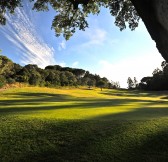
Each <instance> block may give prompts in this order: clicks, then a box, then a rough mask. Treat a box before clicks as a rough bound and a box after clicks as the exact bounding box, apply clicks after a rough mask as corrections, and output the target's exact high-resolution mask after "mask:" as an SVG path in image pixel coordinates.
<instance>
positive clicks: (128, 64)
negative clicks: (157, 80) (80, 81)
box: [99, 50, 163, 88]
mask: <svg viewBox="0 0 168 162" xmlns="http://www.w3.org/2000/svg"><path fill="white" fill-rule="evenodd" d="M138 56H139V57H132V58H127V59H125V60H121V61H119V62H116V63H114V64H112V63H110V62H109V61H107V60H101V61H100V62H99V64H100V70H99V74H100V75H101V76H105V77H107V78H108V79H110V80H113V81H119V82H120V85H121V87H123V88H126V87H127V79H128V77H131V78H133V77H136V78H137V80H139V81H140V79H142V78H143V77H145V76H151V75H152V72H153V70H154V69H155V68H157V67H160V65H161V62H162V61H163V58H162V57H161V56H160V54H159V53H158V52H157V51H154V50H153V51H150V53H149V52H146V53H145V54H144V55H141V52H140V53H139V55H138Z"/></svg>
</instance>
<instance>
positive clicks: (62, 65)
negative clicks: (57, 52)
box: [57, 62, 66, 67]
mask: <svg viewBox="0 0 168 162" xmlns="http://www.w3.org/2000/svg"><path fill="white" fill-rule="evenodd" d="M57 64H58V65H60V66H61V67H65V66H66V63H65V62H59V63H57Z"/></svg>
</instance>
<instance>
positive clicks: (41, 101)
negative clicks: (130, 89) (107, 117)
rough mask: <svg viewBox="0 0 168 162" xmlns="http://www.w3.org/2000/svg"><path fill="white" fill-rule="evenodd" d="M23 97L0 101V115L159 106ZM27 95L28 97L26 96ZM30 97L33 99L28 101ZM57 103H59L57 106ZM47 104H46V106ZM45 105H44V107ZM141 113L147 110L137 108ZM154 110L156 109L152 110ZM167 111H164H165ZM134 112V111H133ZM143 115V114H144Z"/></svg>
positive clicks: (125, 101)
mask: <svg viewBox="0 0 168 162" xmlns="http://www.w3.org/2000/svg"><path fill="white" fill-rule="evenodd" d="M20 95H21V94H20ZM24 95H25V96H26V97H28V98H26V97H25V98H24V99H23V98H21V99H19V98H18V99H15V98H13V99H12V100H11V99H10V100H0V113H1V114H2V113H3V114H2V115H10V114H11V113H12V114H14V113H16V114H17V113H22V112H23V113H34V112H36V113H38V111H46V110H48V111H49V110H60V109H100V108H102V109H104V108H110V109H113V108H116V107H117V106H121V107H120V108H121V109H122V108H124V107H125V106H130V105H134V104H135V105H136V104H137V103H142V106H144V107H147V106H150V105H154V104H155V105H157V104H160V101H151V100H142V99H90V98H75V97H72V96H69V95H57V94H56V95H48V96H47V95H46V94H43V93H42V94H41V93H39V94H37V95H36V94H32V93H30V94H27V93H24ZM27 95H28V96H27ZM30 97H32V98H33V99H30ZM58 102H60V103H61V104H60V103H59V104H58ZM161 102H162V104H165V105H166V104H167V103H168V102H167V101H161ZM46 103H47V104H46ZM45 104H46V105H45ZM138 109H139V110H140V111H141V112H142V113H143V111H146V112H145V113H146V114H150V112H149V113H148V112H147V110H148V109H147V108H145V109H142V108H138ZM154 110H156V109H154ZM166 110H167V109H165V111H166ZM135 111H136V110H135ZM145 113H144V114H145ZM135 116H136V115H135Z"/></svg>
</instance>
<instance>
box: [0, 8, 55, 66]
mask: <svg viewBox="0 0 168 162" xmlns="http://www.w3.org/2000/svg"><path fill="white" fill-rule="evenodd" d="M29 9H30V8H29ZM15 13H16V14H15V15H7V20H8V23H7V25H6V27H5V28H2V30H1V32H2V33H3V34H4V36H6V38H7V39H8V40H9V41H10V42H11V43H12V44H14V45H15V46H16V47H17V49H18V54H19V56H20V59H21V63H23V64H37V65H38V66H40V67H42V68H43V67H45V66H47V65H51V64H55V63H56V61H55V59H54V53H55V51H54V48H53V47H50V46H49V45H48V44H47V43H46V42H45V41H44V40H43V38H42V37H41V36H40V35H39V33H38V30H37V28H36V26H35V25H34V24H33V23H32V21H33V17H32V16H31V15H32V13H31V14H30V12H26V9H24V8H18V9H16V12H15Z"/></svg>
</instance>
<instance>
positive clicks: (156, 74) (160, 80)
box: [127, 61, 168, 91]
mask: <svg viewBox="0 0 168 162" xmlns="http://www.w3.org/2000/svg"><path fill="white" fill-rule="evenodd" d="M161 67H162V69H159V68H156V69H155V70H154V71H153V73H152V76H146V77H143V78H142V79H141V81H140V83H137V81H136V78H134V79H131V78H130V77H129V78H128V80H127V83H128V89H142V90H150V91H162V90H168V63H167V62H166V61H163V62H162V63H161Z"/></svg>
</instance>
